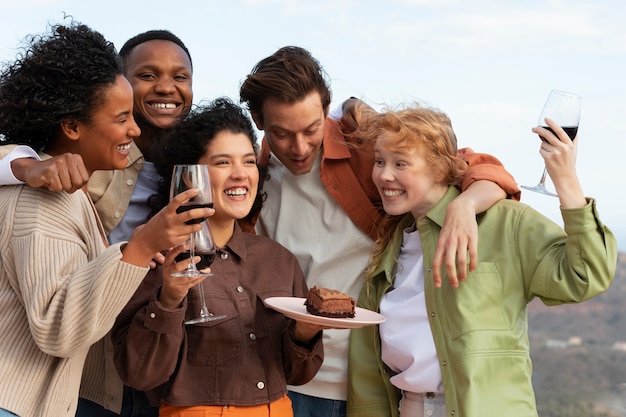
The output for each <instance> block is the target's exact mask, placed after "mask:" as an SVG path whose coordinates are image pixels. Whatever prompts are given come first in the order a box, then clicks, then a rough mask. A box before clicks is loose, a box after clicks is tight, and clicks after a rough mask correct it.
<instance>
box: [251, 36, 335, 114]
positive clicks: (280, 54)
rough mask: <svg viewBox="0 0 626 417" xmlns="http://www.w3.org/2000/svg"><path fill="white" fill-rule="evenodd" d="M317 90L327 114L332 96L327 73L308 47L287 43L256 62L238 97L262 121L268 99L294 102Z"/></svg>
mask: <svg viewBox="0 0 626 417" xmlns="http://www.w3.org/2000/svg"><path fill="white" fill-rule="evenodd" d="M314 91H317V92H318V93H319V95H320V98H321V99H322V107H323V109H324V115H327V114H328V108H329V106H330V101H331V98H332V94H331V91H330V82H329V81H328V75H327V74H326V72H325V71H324V69H323V68H322V66H321V65H320V63H319V62H318V61H317V60H316V59H315V58H313V56H312V55H311V53H310V52H309V51H307V50H306V49H304V48H301V47H298V46H285V47H282V48H280V49H279V50H278V51H276V52H274V53H273V54H272V55H270V56H268V57H267V58H265V59H263V60H261V61H259V62H258V63H257V64H256V65H255V66H254V68H253V69H252V72H251V73H250V74H249V75H248V76H247V77H246V79H245V80H244V81H243V82H242V84H241V87H240V88H239V97H240V102H241V103H244V104H245V105H246V106H247V108H248V110H249V111H250V113H251V114H252V115H253V116H254V117H255V120H257V121H259V122H261V123H263V113H262V111H261V110H262V108H263V103H264V102H265V101H266V100H267V99H269V98H272V99H275V100H278V101H279V102H281V103H286V104H293V103H296V102H298V101H300V100H302V99H303V98H305V97H306V96H307V95H309V94H311V93H312V92H314Z"/></svg>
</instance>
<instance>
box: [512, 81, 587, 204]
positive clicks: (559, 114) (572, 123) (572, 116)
mask: <svg viewBox="0 0 626 417" xmlns="http://www.w3.org/2000/svg"><path fill="white" fill-rule="evenodd" d="M581 104H582V103H581V97H580V96H577V95H576V94H572V93H567V92H564V91H559V90H552V91H551V92H550V95H549V96H548V100H547V101H546V104H545V105H544V107H543V110H542V111H541V114H540V115H539V126H541V127H543V128H545V129H547V130H549V131H550V132H552V133H554V130H553V129H552V128H550V127H549V126H547V124H546V119H551V120H553V121H554V122H555V123H556V124H558V125H559V126H561V128H562V129H563V130H564V131H565V132H566V133H567V135H568V136H569V138H570V139H571V140H574V139H575V138H576V134H577V133H578V123H579V121H580V109H581ZM542 140H545V139H543V138H542ZM547 174H548V170H547V168H545V167H544V169H543V174H542V175H541V179H540V180H539V183H538V184H537V185H535V186H527V185H522V188H525V189H527V190H530V191H535V192H538V193H542V194H546V195H551V196H554V197H558V196H557V194H555V193H552V192H550V191H548V189H547V188H546V185H545V182H546V177H547Z"/></svg>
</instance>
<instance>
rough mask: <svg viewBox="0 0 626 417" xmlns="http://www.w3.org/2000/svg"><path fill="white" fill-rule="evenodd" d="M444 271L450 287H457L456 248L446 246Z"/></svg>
mask: <svg viewBox="0 0 626 417" xmlns="http://www.w3.org/2000/svg"><path fill="white" fill-rule="evenodd" d="M446 272H447V273H448V281H449V282H450V285H451V286H452V288H457V287H458V286H459V278H458V276H457V270H456V248H454V249H452V248H448V252H447V253H446Z"/></svg>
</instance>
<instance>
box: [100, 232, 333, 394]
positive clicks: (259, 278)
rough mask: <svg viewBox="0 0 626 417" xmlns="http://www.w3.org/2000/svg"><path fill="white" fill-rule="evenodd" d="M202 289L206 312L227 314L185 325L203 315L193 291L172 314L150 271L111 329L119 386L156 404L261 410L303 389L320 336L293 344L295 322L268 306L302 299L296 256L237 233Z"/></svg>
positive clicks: (318, 356) (316, 362)
mask: <svg viewBox="0 0 626 417" xmlns="http://www.w3.org/2000/svg"><path fill="white" fill-rule="evenodd" d="M211 269H212V271H213V273H214V275H213V276H211V277H208V278H206V280H205V281H204V283H203V286H204V292H205V295H206V300H207V306H208V308H209V310H210V311H211V312H212V313H214V314H216V315H222V314H225V315H226V316H227V317H226V318H225V319H222V320H217V321H214V322H209V323H202V324H195V325H188V326H186V325H185V324H184V321H185V320H188V319H191V318H195V317H196V316H197V315H198V314H199V312H200V301H199V297H198V292H197V291H198V287H193V288H192V289H191V290H190V292H189V294H188V297H187V299H186V301H185V302H184V303H183V306H182V307H181V308H179V309H176V310H166V309H164V308H163V306H162V305H161V304H160V303H159V302H158V300H157V296H158V291H159V290H160V286H161V278H160V273H158V271H157V272H153V273H151V274H150V275H149V276H148V277H147V278H146V280H145V281H144V283H143V284H142V285H141V287H140V288H139V289H138V290H137V293H136V294H135V295H134V296H133V298H132V300H131V301H130V303H129V304H128V305H127V306H126V308H125V309H124V311H123V312H122V314H120V316H119V317H118V320H117V322H116V325H115V327H114V329H113V332H112V335H113V343H114V345H115V362H116V366H117V368H118V371H119V372H120V375H121V377H122V380H123V381H124V382H125V383H126V384H127V385H130V386H133V387H135V388H137V389H140V390H144V391H147V395H148V397H149V399H150V401H151V402H152V403H153V404H159V403H163V402H165V403H167V404H171V405H177V406H190V405H201V404H203V405H239V406H246V405H258V404H266V403H270V402H272V401H275V400H277V399H278V398H280V397H281V396H283V395H285V394H286V393H287V388H286V385H287V384H290V385H300V384H304V383H306V382H308V381H309V380H310V379H311V378H313V376H314V375H315V373H316V372H317V371H318V369H319V367H320V366H321V363H322V360H323V346H322V338H321V332H320V334H318V335H317V336H316V337H315V339H314V340H313V341H312V343H311V344H310V345H309V346H301V345H298V344H297V343H295V341H294V338H293V322H292V321H291V320H290V319H287V318H286V317H285V316H283V315H282V314H280V313H278V312H276V311H274V310H271V309H269V308H266V307H265V306H264V304H263V300H264V299H265V298H267V297H304V296H305V295H306V292H307V287H306V284H305V282H304V278H303V276H302V271H301V269H300V266H299V265H298V262H297V260H296V258H295V257H294V256H293V255H292V254H291V253H290V252H289V251H287V250H286V249H285V248H284V247H282V246H281V245H279V244H278V243H276V242H274V241H272V240H270V239H267V238H264V237H261V236H255V235H252V234H248V233H243V232H242V231H241V230H240V228H239V226H235V234H234V235H233V237H232V239H231V240H230V241H229V243H228V245H227V246H226V247H225V248H223V250H221V251H220V253H218V255H217V256H216V259H215V262H214V263H213V264H212V265H211Z"/></svg>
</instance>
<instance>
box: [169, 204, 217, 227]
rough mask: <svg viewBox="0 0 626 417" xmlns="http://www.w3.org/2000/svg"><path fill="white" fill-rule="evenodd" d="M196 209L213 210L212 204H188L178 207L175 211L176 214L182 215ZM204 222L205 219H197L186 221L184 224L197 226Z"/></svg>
mask: <svg viewBox="0 0 626 417" xmlns="http://www.w3.org/2000/svg"><path fill="white" fill-rule="evenodd" d="M197 208H213V203H189V204H183V205H181V206H178V208H177V209H176V213H184V212H186V211H189V210H193V209H197ZM205 220H206V217H199V218H197V219H191V220H187V221H186V222H185V223H186V224H198V223H202V222H203V221H205Z"/></svg>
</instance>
